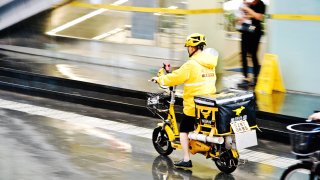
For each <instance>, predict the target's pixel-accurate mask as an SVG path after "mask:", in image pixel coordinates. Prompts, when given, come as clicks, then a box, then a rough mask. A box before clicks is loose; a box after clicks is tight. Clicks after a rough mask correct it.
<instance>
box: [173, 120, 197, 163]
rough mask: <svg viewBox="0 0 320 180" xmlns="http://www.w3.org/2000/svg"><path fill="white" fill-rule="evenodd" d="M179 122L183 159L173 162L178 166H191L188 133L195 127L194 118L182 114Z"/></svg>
mask: <svg viewBox="0 0 320 180" xmlns="http://www.w3.org/2000/svg"><path fill="white" fill-rule="evenodd" d="M183 116H184V117H183V119H182V120H181V122H180V143H181V147H182V150H183V159H182V160H180V161H177V162H175V163H174V165H175V166H178V167H192V162H191V160H190V154H189V138H188V133H189V132H191V131H193V130H194V129H195V127H194V126H195V118H194V117H192V116H187V115H185V114H184V115H183Z"/></svg>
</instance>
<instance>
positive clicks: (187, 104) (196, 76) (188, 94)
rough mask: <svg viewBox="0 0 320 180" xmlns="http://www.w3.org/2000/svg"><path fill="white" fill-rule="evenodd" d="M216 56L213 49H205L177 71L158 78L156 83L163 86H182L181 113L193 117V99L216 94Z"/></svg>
mask: <svg viewBox="0 0 320 180" xmlns="http://www.w3.org/2000/svg"><path fill="white" fill-rule="evenodd" d="M217 61H218V54H217V53H216V51H214V50H213V49H205V50H204V51H202V52H199V53H196V54H194V55H193V56H192V57H190V58H189V60H188V61H187V62H186V63H184V64H183V65H182V66H181V67H180V68H179V69H177V70H175V71H173V72H172V73H170V74H167V75H163V76H160V77H159V79H158V82H159V84H160V85H164V86H175V85H179V84H184V89H183V113H184V114H186V115H188V116H193V117H195V104H194V100H193V97H194V96H197V95H206V94H212V93H215V92H216V86H215V83H216V72H215V67H216V65H217Z"/></svg>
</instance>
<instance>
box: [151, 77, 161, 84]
mask: <svg viewBox="0 0 320 180" xmlns="http://www.w3.org/2000/svg"><path fill="white" fill-rule="evenodd" d="M158 80H159V78H158V77H153V78H152V79H151V81H152V82H154V83H158Z"/></svg>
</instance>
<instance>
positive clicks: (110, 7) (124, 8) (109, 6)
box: [70, 2, 223, 14]
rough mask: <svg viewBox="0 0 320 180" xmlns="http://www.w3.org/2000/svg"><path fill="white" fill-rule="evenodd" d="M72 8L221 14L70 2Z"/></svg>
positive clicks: (193, 10) (213, 11)
mask: <svg viewBox="0 0 320 180" xmlns="http://www.w3.org/2000/svg"><path fill="white" fill-rule="evenodd" d="M70 5H72V6H77V7H84V8H93V9H110V10H116V11H134V12H147V13H163V14H214V13H223V9H222V8H212V9H169V8H151V7H137V6H116V5H110V4H108V5H106V4H89V3H81V2H72V3H70Z"/></svg>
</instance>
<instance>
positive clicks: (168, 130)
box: [158, 123, 175, 141]
mask: <svg viewBox="0 0 320 180" xmlns="http://www.w3.org/2000/svg"><path fill="white" fill-rule="evenodd" d="M158 126H159V127H163V123H158ZM164 130H165V131H166V133H167V135H168V138H169V141H174V139H175V136H174V133H173V131H172V129H171V128H170V127H169V126H168V125H165V126H164Z"/></svg>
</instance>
